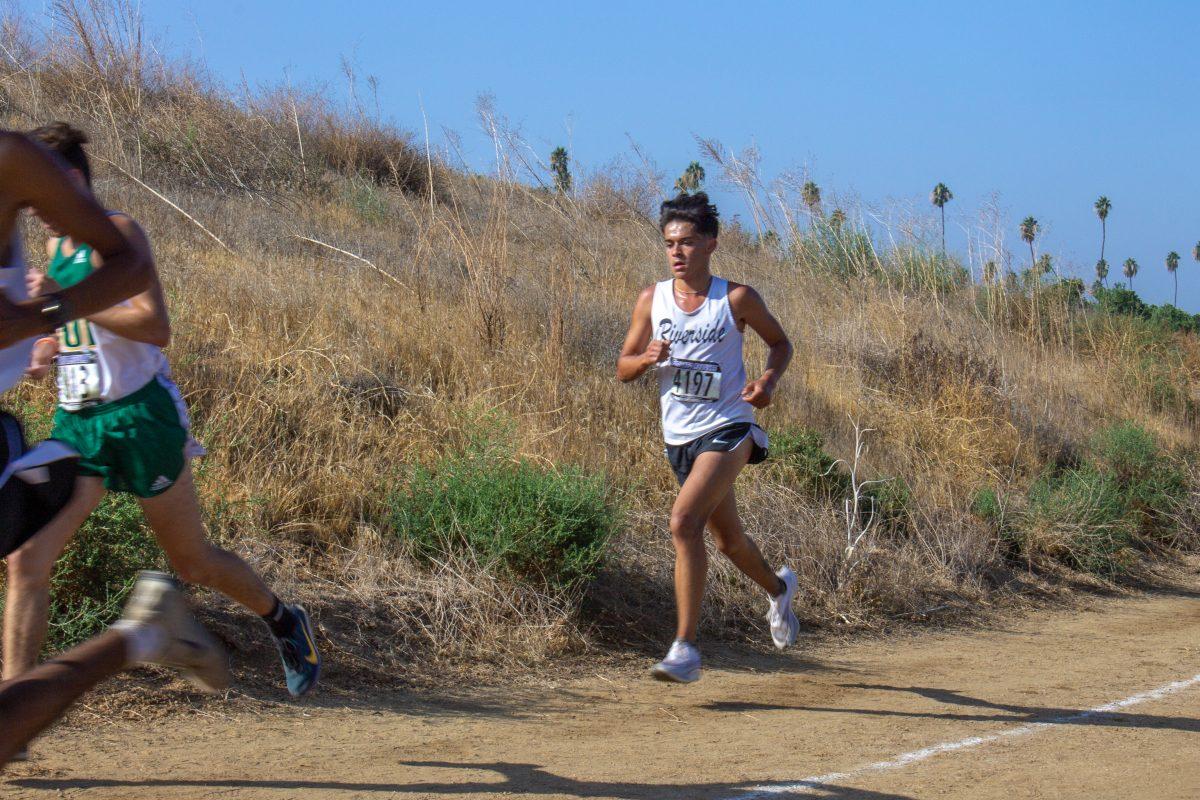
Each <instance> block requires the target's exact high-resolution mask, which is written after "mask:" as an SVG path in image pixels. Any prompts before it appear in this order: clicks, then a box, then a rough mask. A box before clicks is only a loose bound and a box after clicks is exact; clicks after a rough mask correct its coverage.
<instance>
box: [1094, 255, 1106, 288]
mask: <svg viewBox="0 0 1200 800" xmlns="http://www.w3.org/2000/svg"><path fill="white" fill-rule="evenodd" d="M1096 280H1097V281H1099V283H1100V285H1101V286H1104V285H1106V284H1105V281H1107V280H1108V262H1107V261H1105V260H1104V259H1103V258H1102V259H1100V260H1099V261H1097V262H1096Z"/></svg>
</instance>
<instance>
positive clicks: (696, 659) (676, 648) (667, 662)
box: [650, 639, 700, 683]
mask: <svg viewBox="0 0 1200 800" xmlns="http://www.w3.org/2000/svg"><path fill="white" fill-rule="evenodd" d="M650 674H651V675H653V676H654V678H655V679H656V680H660V681H675V682H676V683H691V682H692V681H698V680H700V648H698V647H696V645H694V644H692V643H691V642H685V641H684V640H683V639H676V640H675V642H674V643H673V644H672V645H671V649H670V650H668V651H667V657H666V658H664V659H663V660H662V661H660V662H658V663H657V664H655V665H654V668H653V669H651V670H650Z"/></svg>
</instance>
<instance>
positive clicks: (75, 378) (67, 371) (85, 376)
mask: <svg viewBox="0 0 1200 800" xmlns="http://www.w3.org/2000/svg"><path fill="white" fill-rule="evenodd" d="M54 363H55V366H57V367H58V370H57V372H58V404H59V405H60V406H62V407H63V408H65V409H66V410H68V411H78V410H79V409H81V408H86V407H87V406H94V405H96V404H97V403H99V402H100V364H99V362H98V361H97V360H96V353H95V351H93V350H82V351H79V352H75V353H59V354H58V355H57V356H55V358H54Z"/></svg>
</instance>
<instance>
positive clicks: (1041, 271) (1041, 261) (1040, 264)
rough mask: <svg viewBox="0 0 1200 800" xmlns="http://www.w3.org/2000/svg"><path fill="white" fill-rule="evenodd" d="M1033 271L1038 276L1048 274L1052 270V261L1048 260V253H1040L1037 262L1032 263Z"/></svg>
mask: <svg viewBox="0 0 1200 800" xmlns="http://www.w3.org/2000/svg"><path fill="white" fill-rule="evenodd" d="M1033 271H1034V274H1036V275H1037V276H1038V277H1039V278H1040V277H1042V276H1043V275H1049V274H1050V273H1051V272H1053V271H1054V262H1053V261H1051V260H1050V254H1049V253H1042V255H1041V256H1040V257H1039V258H1038V260H1037V264H1035V265H1034V270H1033Z"/></svg>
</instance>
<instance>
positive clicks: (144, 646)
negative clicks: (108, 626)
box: [112, 619, 167, 664]
mask: <svg viewBox="0 0 1200 800" xmlns="http://www.w3.org/2000/svg"><path fill="white" fill-rule="evenodd" d="M112 629H113V630H114V631H119V632H120V633H121V635H122V636H124V637H125V647H126V649H127V655H126V661H128V662H129V663H130V664H145V663H146V662H147V661H152V660H154V659H155V658H157V657H158V656H160V655H162V652H163V650H165V649H166V646H167V633H166V631H164V630H163V629H162V628H160V627H159V626H158V625H151V624H148V623H145V622H134V621H133V620H129V619H122V620H118V621H117V622H115V623H113V626H112Z"/></svg>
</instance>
